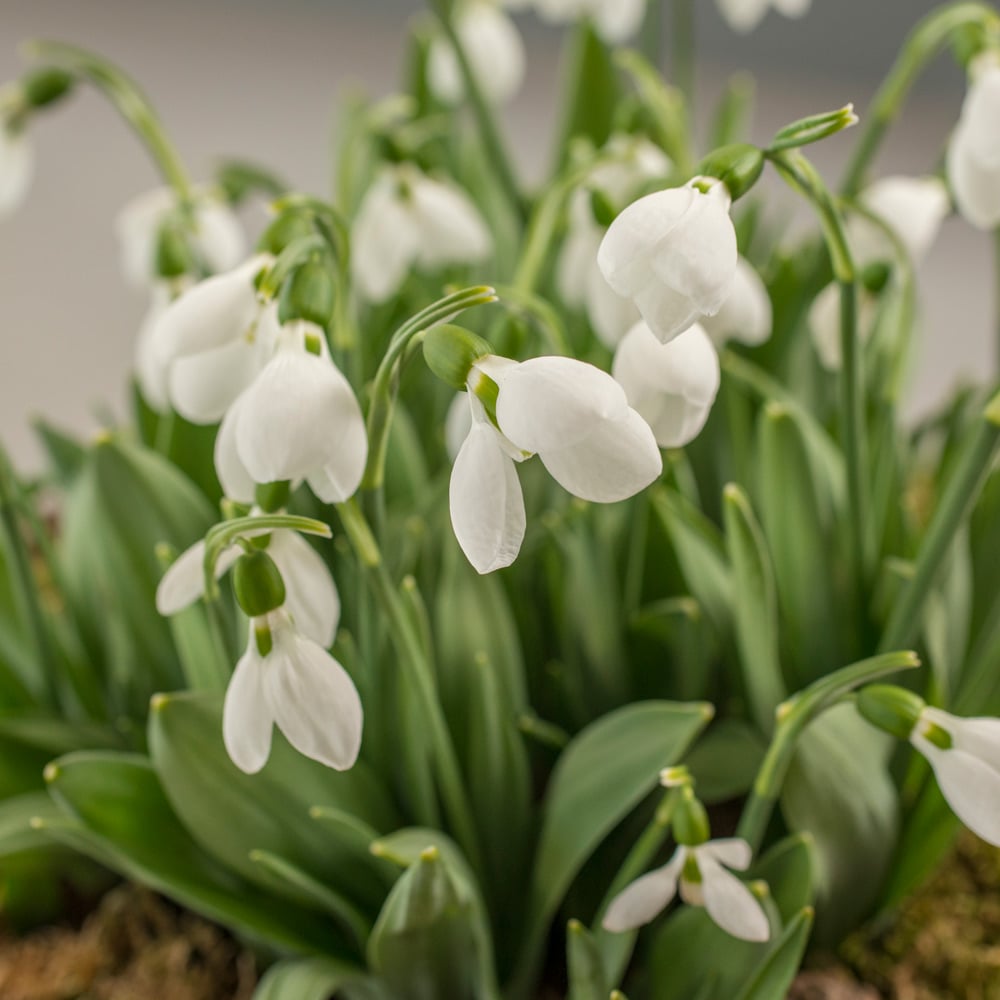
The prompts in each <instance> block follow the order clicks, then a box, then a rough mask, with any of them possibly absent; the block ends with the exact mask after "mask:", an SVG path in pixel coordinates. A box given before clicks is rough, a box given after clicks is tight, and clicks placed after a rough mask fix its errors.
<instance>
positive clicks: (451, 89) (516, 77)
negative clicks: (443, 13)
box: [427, 0, 525, 104]
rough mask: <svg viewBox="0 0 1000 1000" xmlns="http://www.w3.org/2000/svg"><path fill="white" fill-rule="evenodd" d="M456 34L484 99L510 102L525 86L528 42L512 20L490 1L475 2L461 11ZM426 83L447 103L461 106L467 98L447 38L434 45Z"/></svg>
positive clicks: (477, 0)
mask: <svg viewBox="0 0 1000 1000" xmlns="http://www.w3.org/2000/svg"><path fill="white" fill-rule="evenodd" d="M455 31H456V34H457V35H458V39H459V42H460V43H461V45H462V51H463V52H464V53H465V56H466V58H467V59H468V61H469V65H470V66H471V67H472V70H473V72H474V73H475V75H476V81H477V82H478V84H479V88H480V90H481V91H482V92H483V95H484V96H485V97H486V99H487V100H488V101H490V102H491V103H493V104H506V103H507V101H509V100H510V99H511V98H512V97H513V96H514V95H515V94H516V93H517V92H518V91H519V90H520V89H521V84H522V83H523V82H524V63H525V56H524V43H523V42H522V41H521V36H520V34H518V30H517V28H516V27H515V25H514V22H513V21H512V20H511V19H510V18H509V17H508V16H507V15H506V14H505V13H504V12H503V11H502V10H501V9H500V8H499V7H497V6H496V5H495V4H493V3H491V2H489V0H471V2H470V3H468V4H466V5H463V6H460V7H459V8H458V11H457V13H456V15H455ZM427 82H428V84H429V85H430V88H431V91H432V92H433V93H434V95H435V96H436V97H437V98H438V99H439V100H441V101H444V102H445V103H446V104H459V103H460V102H461V101H462V100H463V98H464V97H465V82H464V80H463V78H462V69H461V67H460V66H459V64H458V59H457V57H456V56H455V50H454V49H453V48H452V45H451V42H450V41H449V40H448V39H447V38H445V37H443V36H436V37H435V38H434V40H433V41H432V42H431V46H430V52H429V54H428V56H427Z"/></svg>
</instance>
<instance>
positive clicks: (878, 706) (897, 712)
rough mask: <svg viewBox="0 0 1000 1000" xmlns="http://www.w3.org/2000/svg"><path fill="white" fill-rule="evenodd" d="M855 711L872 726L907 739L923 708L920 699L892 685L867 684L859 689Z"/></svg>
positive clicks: (924, 704)
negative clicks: (856, 709)
mask: <svg viewBox="0 0 1000 1000" xmlns="http://www.w3.org/2000/svg"><path fill="white" fill-rule="evenodd" d="M857 706H858V711H859V712H860V713H861V715H862V716H863V717H864V718H865V719H867V720H868V722H870V723H871V724H872V725H873V726H876V727H877V728H878V729H883V730H885V732H887V733H891V734H892V735H893V736H895V737H896V738H897V739H901V740H908V739H909V738H910V733H912V732H913V727H914V726H915V725H916V724H917V720H918V719H919V718H920V713H921V712H922V711H923V710H924V708H925V707H926V703H925V702H924V700H923V698H921V697H919V696H918V695H915V694H914V693H913V692H912V691H907V690H905V689H904V688H901V687H895V686H894V685H892V684H870V685H869V686H868V687H866V688H862V689H861V690H860V691H859V692H858V698H857Z"/></svg>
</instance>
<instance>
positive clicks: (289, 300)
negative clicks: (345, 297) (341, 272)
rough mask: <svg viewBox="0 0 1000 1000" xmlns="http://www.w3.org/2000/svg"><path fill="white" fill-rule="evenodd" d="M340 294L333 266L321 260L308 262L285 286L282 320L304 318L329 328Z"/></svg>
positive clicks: (279, 316) (279, 314)
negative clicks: (331, 268)
mask: <svg viewBox="0 0 1000 1000" xmlns="http://www.w3.org/2000/svg"><path fill="white" fill-rule="evenodd" d="M336 295H337V283H336V279H335V278H334V276H333V274H332V272H331V270H330V268H329V266H328V265H327V264H326V263H324V262H323V261H322V260H319V259H310V260H307V261H306V262H305V263H304V264H303V265H302V266H301V267H298V268H296V269H295V270H294V271H293V272H292V274H291V275H290V277H289V278H288V279H287V280H286V281H285V283H284V284H283V285H282V286H281V297H280V299H279V300H278V319H279V320H280V321H281V322H282V323H287V322H289V321H290V320H296V319H304V320H306V321H308V322H309V323H315V324H316V326H318V327H320V329H326V327H327V326H328V325H329V323H330V320H331V319H332V318H333V305H334V300H335V298H336Z"/></svg>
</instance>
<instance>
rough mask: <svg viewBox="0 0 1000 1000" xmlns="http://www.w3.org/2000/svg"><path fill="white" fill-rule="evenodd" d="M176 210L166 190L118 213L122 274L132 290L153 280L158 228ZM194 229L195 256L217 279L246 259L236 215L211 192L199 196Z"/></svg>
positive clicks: (149, 193) (171, 193) (143, 196)
mask: <svg viewBox="0 0 1000 1000" xmlns="http://www.w3.org/2000/svg"><path fill="white" fill-rule="evenodd" d="M176 210H177V193H176V192H175V191H174V190H173V188H167V187H163V188H156V189H155V190H153V191H147V192H146V193H144V194H141V195H139V196H138V197H137V198H133V199H132V200H131V201H130V202H129V203H128V204H127V205H126V206H125V207H124V208H123V209H122V210H121V212H120V213H119V214H118V218H117V220H116V221H115V230H116V232H117V234H118V241H119V243H120V245H121V264H122V270H123V271H124V273H125V276H126V278H128V280H129V281H130V282H132V283H133V284H134V285H139V286H141V287H145V286H147V285H150V284H151V283H153V282H154V281H155V279H156V245H157V239H158V236H159V229H160V226H161V224H162V223H163V222H164V221H165V219H166V218H167V216H168V215H169V214H170V213H171V212H174V211H176ZM193 225H194V234H193V235H194V239H193V248H194V251H195V253H196V255H197V256H198V257H199V258H200V259H201V260H202V261H203V262H204V263H205V265H206V266H207V267H208V269H209V271H211V272H212V273H213V274H215V273H218V272H221V271H229V270H231V269H232V268H234V267H236V265H237V264H239V263H240V261H242V260H243V258H244V257H245V256H246V239H245V238H244V236H243V230H242V229H241V228H240V224H239V222H238V221H237V219H236V216H235V214H234V213H233V211H232V209H231V208H230V207H229V206H228V205H226V204H225V203H224V202H223V201H221V200H220V199H219V198H218V197H216V196H214V195H213V194H212V193H211V192H209V191H203V190H199V191H198V192H196V195H195V203H194V218H193Z"/></svg>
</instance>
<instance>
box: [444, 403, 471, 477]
mask: <svg viewBox="0 0 1000 1000" xmlns="http://www.w3.org/2000/svg"><path fill="white" fill-rule="evenodd" d="M474 398H475V397H474V396H472V395H471V393H468V392H460V393H458V394H457V395H456V396H455V398H454V399H453V400H452V401H451V405H450V406H449V407H448V415H447V416H446V417H445V419H444V445H445V448H446V449H447V451H448V457H449V458H450V459H451V460H452V461H453V462H454V461H455V459H456V458H458V453H459V452H460V451H461V450H462V445H463V444H465V439H466V438H467V437H468V436H469V431H471V430H472V410H471V408H470V406H469V404H470V402H471V401H472V400H473V399H474Z"/></svg>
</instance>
